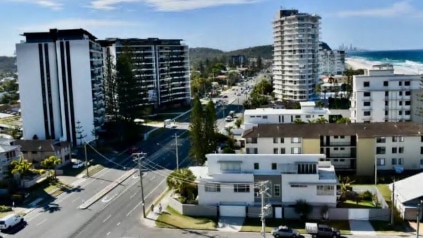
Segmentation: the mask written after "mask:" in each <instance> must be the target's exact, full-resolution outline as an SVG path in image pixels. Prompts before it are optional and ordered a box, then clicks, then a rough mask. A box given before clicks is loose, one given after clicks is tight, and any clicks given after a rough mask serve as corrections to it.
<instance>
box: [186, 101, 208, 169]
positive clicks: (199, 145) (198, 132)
mask: <svg viewBox="0 0 423 238" xmlns="http://www.w3.org/2000/svg"><path fill="white" fill-rule="evenodd" d="M193 103H194V105H193V107H192V111H191V123H190V125H189V129H190V130H189V133H190V137H191V149H190V155H191V158H192V159H193V161H194V162H195V164H197V165H202V164H204V161H205V160H206V159H205V154H206V147H205V143H204V126H203V107H202V105H201V102H200V98H199V97H198V96H195V97H194V102H193Z"/></svg>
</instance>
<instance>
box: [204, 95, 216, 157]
mask: <svg viewBox="0 0 423 238" xmlns="http://www.w3.org/2000/svg"><path fill="white" fill-rule="evenodd" d="M216 119H217V118H216V109H215V106H214V103H213V101H212V100H209V102H208V103H207V105H206V110H205V112H204V138H205V140H206V150H205V152H206V153H214V152H215V151H216V147H217V144H216V132H217V126H216Z"/></svg>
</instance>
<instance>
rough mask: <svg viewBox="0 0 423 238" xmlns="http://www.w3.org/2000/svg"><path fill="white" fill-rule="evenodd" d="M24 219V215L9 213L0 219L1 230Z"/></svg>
mask: <svg viewBox="0 0 423 238" xmlns="http://www.w3.org/2000/svg"><path fill="white" fill-rule="evenodd" d="M23 221H24V218H23V216H21V215H19V214H9V215H7V216H5V217H3V218H2V219H0V230H2V231H3V230H7V229H9V228H11V227H14V226H16V225H17V224H19V223H21V222H23Z"/></svg>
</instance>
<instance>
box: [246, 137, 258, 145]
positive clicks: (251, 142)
mask: <svg viewBox="0 0 423 238" xmlns="http://www.w3.org/2000/svg"><path fill="white" fill-rule="evenodd" d="M247 144H257V138H247Z"/></svg>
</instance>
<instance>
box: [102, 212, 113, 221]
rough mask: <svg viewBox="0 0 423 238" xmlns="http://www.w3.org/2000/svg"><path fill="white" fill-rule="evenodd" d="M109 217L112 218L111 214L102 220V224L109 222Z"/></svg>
mask: <svg viewBox="0 0 423 238" xmlns="http://www.w3.org/2000/svg"><path fill="white" fill-rule="evenodd" d="M110 217H112V215H111V214H109V215H108V216H107V217H106V219H104V220H103V223H105V222H106V221H107V220H109V218H110Z"/></svg>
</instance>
